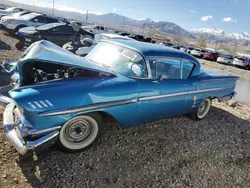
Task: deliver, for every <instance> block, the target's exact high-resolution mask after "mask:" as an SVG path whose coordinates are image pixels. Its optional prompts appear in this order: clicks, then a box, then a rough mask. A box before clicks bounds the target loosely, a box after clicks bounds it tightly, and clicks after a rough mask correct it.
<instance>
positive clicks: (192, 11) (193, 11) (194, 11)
mask: <svg viewBox="0 0 250 188" xmlns="http://www.w3.org/2000/svg"><path fill="white" fill-rule="evenodd" d="M189 12H191V13H196V12H197V11H196V10H189Z"/></svg>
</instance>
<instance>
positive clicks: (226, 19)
mask: <svg viewBox="0 0 250 188" xmlns="http://www.w3.org/2000/svg"><path fill="white" fill-rule="evenodd" d="M222 21H223V22H234V23H235V22H237V20H234V19H233V18H231V17H225V18H223V19H222Z"/></svg>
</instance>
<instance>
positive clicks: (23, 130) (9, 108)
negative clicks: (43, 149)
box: [0, 94, 60, 155]
mask: <svg viewBox="0 0 250 188" xmlns="http://www.w3.org/2000/svg"><path fill="white" fill-rule="evenodd" d="M0 101H1V103H4V105H3V106H5V110H4V113H3V127H4V129H5V133H6V137H7V138H8V140H9V141H10V142H11V144H12V145H13V146H14V147H15V149H16V150H17V151H18V153H20V154H21V155H24V154H26V152H27V151H28V150H33V149H35V148H37V147H38V146H41V145H42V144H44V143H47V142H49V141H54V140H55V139H56V138H57V136H58V134H59V129H60V127H54V128H50V129H43V130H36V129H34V128H33V126H32V125H31V124H30V123H29V121H28V120H26V119H25V117H24V116H23V115H21V113H20V112H19V110H18V108H16V104H15V103H14V102H13V101H12V100H11V99H10V98H8V97H4V96H3V95H1V94H0ZM14 116H16V117H17V119H18V123H16V122H15V121H14V119H15V117H14ZM29 137H32V138H33V139H32V141H31V140H29Z"/></svg>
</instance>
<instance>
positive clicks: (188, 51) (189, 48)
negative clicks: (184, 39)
mask: <svg viewBox="0 0 250 188" xmlns="http://www.w3.org/2000/svg"><path fill="white" fill-rule="evenodd" d="M193 49H194V47H192V46H188V47H187V51H186V52H187V53H189V54H191V51H192V50H193Z"/></svg>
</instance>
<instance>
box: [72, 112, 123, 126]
mask: <svg viewBox="0 0 250 188" xmlns="http://www.w3.org/2000/svg"><path fill="white" fill-rule="evenodd" d="M89 113H98V114H100V115H101V116H102V118H103V121H104V122H106V121H112V122H114V123H115V124H118V125H119V126H120V125H121V124H120V122H119V121H117V119H116V118H115V117H114V116H112V115H111V114H109V113H107V112H104V111H93V112H87V113H81V114H78V115H77V116H80V115H84V114H85V115H86V114H89Z"/></svg>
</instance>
